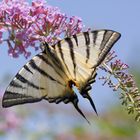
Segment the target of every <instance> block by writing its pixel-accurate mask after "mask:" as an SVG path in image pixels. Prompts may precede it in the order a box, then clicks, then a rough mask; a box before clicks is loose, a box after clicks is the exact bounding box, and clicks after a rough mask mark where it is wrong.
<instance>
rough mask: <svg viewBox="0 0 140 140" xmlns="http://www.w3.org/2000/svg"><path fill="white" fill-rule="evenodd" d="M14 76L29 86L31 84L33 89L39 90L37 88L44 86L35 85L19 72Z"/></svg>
mask: <svg viewBox="0 0 140 140" xmlns="http://www.w3.org/2000/svg"><path fill="white" fill-rule="evenodd" d="M15 77H16V79H18V80H19V81H20V82H22V83H26V84H28V85H29V86H31V87H33V88H35V89H37V90H39V89H44V88H42V87H39V86H37V85H34V83H32V82H30V81H28V80H27V79H25V78H24V77H23V76H22V75H20V74H19V73H17V75H16V76H15Z"/></svg>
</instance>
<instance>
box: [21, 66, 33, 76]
mask: <svg viewBox="0 0 140 140" xmlns="http://www.w3.org/2000/svg"><path fill="white" fill-rule="evenodd" d="M23 68H24V69H25V70H27V71H28V72H30V73H31V74H33V72H32V71H31V70H30V69H29V67H28V66H27V65H24V66H23Z"/></svg>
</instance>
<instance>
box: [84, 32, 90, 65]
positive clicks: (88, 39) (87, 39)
mask: <svg viewBox="0 0 140 140" xmlns="http://www.w3.org/2000/svg"><path fill="white" fill-rule="evenodd" d="M83 35H84V37H85V43H86V44H85V45H86V63H87V62H88V60H89V58H90V46H89V45H90V37H89V32H83Z"/></svg>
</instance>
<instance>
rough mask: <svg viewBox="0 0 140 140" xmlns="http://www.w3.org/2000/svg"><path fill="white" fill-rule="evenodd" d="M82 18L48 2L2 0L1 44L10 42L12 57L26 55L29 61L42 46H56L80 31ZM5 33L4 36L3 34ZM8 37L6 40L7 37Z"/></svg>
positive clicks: (39, 0)
mask: <svg viewBox="0 0 140 140" xmlns="http://www.w3.org/2000/svg"><path fill="white" fill-rule="evenodd" d="M82 28H83V25H82V21H81V19H80V18H78V17H75V16H72V17H67V16H66V14H63V13H61V12H60V10H59V9H58V8H57V7H52V6H49V5H48V4H47V3H46V1H45V0H33V1H32V4H31V5H30V4H29V3H28V2H26V0H3V1H2V2H1V3H0V43H3V42H7V44H8V47H9V50H8V53H9V54H10V55H11V56H13V57H15V58H16V57H18V56H19V55H20V54H24V56H25V57H26V58H27V57H29V56H30V54H31V52H29V51H28V50H27V48H28V47H33V48H35V50H37V49H38V48H39V45H40V43H42V42H47V43H48V44H50V45H53V44H55V43H56V42H57V41H58V40H59V39H60V38H63V37H64V36H70V35H73V34H76V33H79V32H81V30H82ZM4 34H5V35H4ZM5 36H6V37H7V36H8V37H7V38H4V37H5Z"/></svg>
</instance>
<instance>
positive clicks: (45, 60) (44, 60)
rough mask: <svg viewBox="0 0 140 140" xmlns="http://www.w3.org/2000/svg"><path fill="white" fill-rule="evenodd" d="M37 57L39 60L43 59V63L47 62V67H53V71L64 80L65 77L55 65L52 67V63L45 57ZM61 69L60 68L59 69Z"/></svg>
mask: <svg viewBox="0 0 140 140" xmlns="http://www.w3.org/2000/svg"><path fill="white" fill-rule="evenodd" d="M37 57H38V58H39V59H41V60H42V61H43V62H45V63H46V64H47V65H49V66H50V67H52V68H53V70H54V71H55V72H56V73H57V74H58V75H59V76H60V77H61V78H62V77H63V75H62V74H60V72H58V71H57V69H56V68H57V67H54V66H53V65H52V63H50V62H49V61H48V60H47V59H46V58H45V57H44V56H43V55H41V54H39V55H37ZM58 69H59V68H58Z"/></svg>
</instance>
